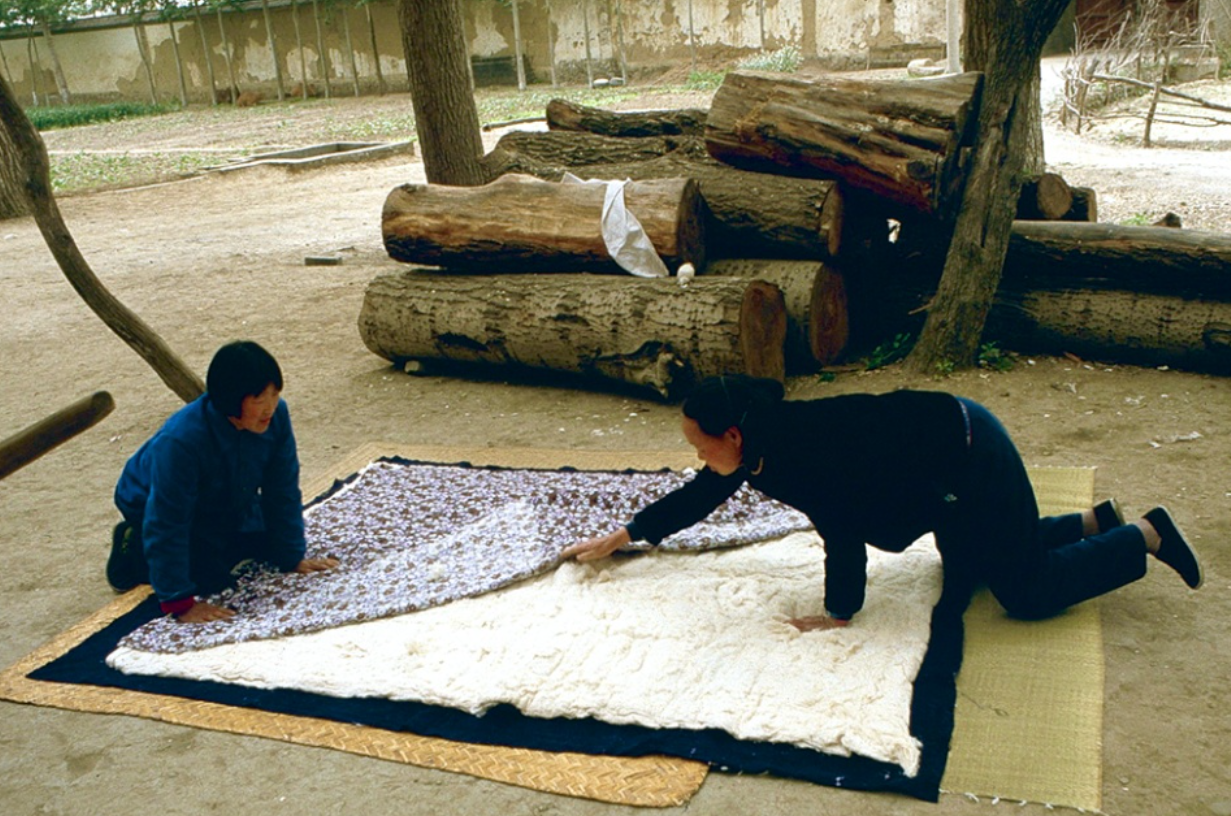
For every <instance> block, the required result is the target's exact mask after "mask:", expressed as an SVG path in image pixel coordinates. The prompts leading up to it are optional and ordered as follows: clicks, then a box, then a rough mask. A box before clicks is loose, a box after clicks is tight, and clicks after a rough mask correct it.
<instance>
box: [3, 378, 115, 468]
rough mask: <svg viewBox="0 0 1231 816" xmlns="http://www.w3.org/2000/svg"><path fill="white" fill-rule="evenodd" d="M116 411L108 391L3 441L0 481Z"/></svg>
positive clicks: (95, 394) (94, 395)
mask: <svg viewBox="0 0 1231 816" xmlns="http://www.w3.org/2000/svg"><path fill="white" fill-rule="evenodd" d="M114 409H115V400H113V399H112V398H111V395H110V394H108V393H107V392H106V391H98V392H96V393H94V394H93V395H91V396H88V397H86V398H84V399H81V400H78V401H77V402H74V403H73V404H72V405H69V406H68V407H66V408H62V409H60V410H59V411H56V412H55V413H54V414H52V415H51V416H49V417H47V418H46V419H43V420H41V421H40V422H37V423H35V424H34V425H31V426H29V427H28V428H26V429H24V430H22V431H19V432H18V433H16V434H14V435H12V436H10V437H9V438H8V439H5V440H0V479H3V478H4V477H5V476H8V475H9V474H10V473H13V472H15V471H17V470H20V469H21V468H23V467H25V466H26V465H28V464H30V463H31V462H33V461H34V460H35V459H38V458H39V457H40V456H42V455H43V454H45V453H47V452H48V451H50V450H52V449H53V448H55V447H58V446H59V445H62V444H64V443H65V442H67V441H68V440H70V439H72V438H73V437H74V436H76V435H77V434H79V433H81V432H82V431H86V430H89V429H90V428H92V427H94V426H95V425H97V424H98V423H99V422H101V421H102V419H103V418H104V417H106V416H107V414H110V413H111V412H112V410H114Z"/></svg>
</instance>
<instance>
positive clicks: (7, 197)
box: [0, 77, 30, 221]
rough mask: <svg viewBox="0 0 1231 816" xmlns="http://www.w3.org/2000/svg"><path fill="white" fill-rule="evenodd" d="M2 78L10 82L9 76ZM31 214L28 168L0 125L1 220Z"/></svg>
mask: <svg viewBox="0 0 1231 816" xmlns="http://www.w3.org/2000/svg"><path fill="white" fill-rule="evenodd" d="M0 80H3V81H4V82H8V79H7V78H4V77H0ZM29 214H30V199H29V198H28V197H27V195H26V170H25V167H24V166H23V165H22V162H21V157H20V156H19V155H18V153H17V145H16V144H14V142H13V140H12V137H11V136H9V129H8V128H7V127H0V221H4V220H6V219H9V218H20V217H21V216H23V215H29Z"/></svg>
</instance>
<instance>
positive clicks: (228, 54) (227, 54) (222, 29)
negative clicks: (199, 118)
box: [201, 6, 239, 102]
mask: <svg viewBox="0 0 1231 816" xmlns="http://www.w3.org/2000/svg"><path fill="white" fill-rule="evenodd" d="M216 12H217V15H218V41H219V42H220V43H222V61H223V62H225V63H226V66H227V81H228V82H230V83H231V84H230V88H231V101H232V102H234V101H235V97H237V96H239V80H237V79H236V78H235V54H234V53H233V52H232V51H231V38H230V37H228V36H227V26H226V22H225V20H224V19H223V16H222V6H218V7H217V9H216ZM201 36H202V38H204V36H205V35H204V34H202V35H201ZM201 42H205V40H204V39H202V40H201ZM210 64H211V65H212V64H213V62H212V60H211V63H210ZM211 71H212V69H211ZM210 77H211V82H212V81H213V79H212V78H213V74H212V73H211V74H210Z"/></svg>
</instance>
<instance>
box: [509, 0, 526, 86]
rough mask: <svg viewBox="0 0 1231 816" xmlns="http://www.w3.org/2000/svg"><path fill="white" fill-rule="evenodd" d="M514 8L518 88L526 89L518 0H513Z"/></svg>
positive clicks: (514, 56) (514, 52) (514, 48)
mask: <svg viewBox="0 0 1231 816" xmlns="http://www.w3.org/2000/svg"><path fill="white" fill-rule="evenodd" d="M512 8H513V60H514V61H515V62H516V66H515V67H516V69H517V90H519V91H524V90H526V63H525V61H524V60H523V58H522V43H521V12H520V10H519V9H518V7H517V0H512Z"/></svg>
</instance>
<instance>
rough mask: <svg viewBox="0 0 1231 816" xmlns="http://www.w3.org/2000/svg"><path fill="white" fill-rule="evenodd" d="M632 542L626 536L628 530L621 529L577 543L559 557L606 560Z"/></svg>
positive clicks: (630, 538) (628, 536)
mask: <svg viewBox="0 0 1231 816" xmlns="http://www.w3.org/2000/svg"><path fill="white" fill-rule="evenodd" d="M632 540H633V539H632V536H630V535H629V534H628V528H627V527H621V528H620V529H618V530H616V531H615V532H614V533H608V534H607V535H605V536H599V537H598V538H587V539H586V540H585V541H581V542H578V543H577V544H574V545H573V546H571V547H569V548H568V549H567V550H565V551H564V552H563V553H561V555H560V557H561V558H576V559H577V560H578V561H597V560H598V559H600V558H606V557H607V556H609V555H611V554H612V553H613V552H615V551H616V550H618V549H620V548H621V547H623V546H624V545H625V544H628V543H630V542H631V541H632Z"/></svg>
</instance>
